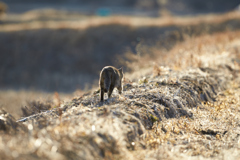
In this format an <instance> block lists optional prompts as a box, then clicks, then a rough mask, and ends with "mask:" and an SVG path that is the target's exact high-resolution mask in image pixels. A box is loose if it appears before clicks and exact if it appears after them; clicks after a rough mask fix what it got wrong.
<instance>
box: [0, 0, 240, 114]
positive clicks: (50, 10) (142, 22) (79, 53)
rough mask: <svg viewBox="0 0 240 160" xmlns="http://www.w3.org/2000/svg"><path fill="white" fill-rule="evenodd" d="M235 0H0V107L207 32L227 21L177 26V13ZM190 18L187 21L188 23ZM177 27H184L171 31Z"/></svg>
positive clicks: (76, 87)
mask: <svg viewBox="0 0 240 160" xmlns="http://www.w3.org/2000/svg"><path fill="white" fill-rule="evenodd" d="M239 3H240V2H239V0H228V1H225V0H114V1H112V0H88V1H86V0H41V1H37V0H21V1H19V0H3V1H0V107H1V106H2V107H5V108H9V109H10V108H14V107H18V108H20V107H21V106H24V105H27V103H23V101H26V100H27V99H36V98H39V97H45V98H46V97H49V95H52V93H54V92H60V93H62V95H63V96H66V94H72V93H76V92H77V91H79V92H81V91H84V90H85V91H86V90H88V89H91V88H92V87H96V86H97V84H98V77H99V72H100V70H101V69H102V68H103V67H104V66H106V65H114V66H116V67H121V66H123V68H124V70H125V71H129V72H130V71H131V70H132V69H133V68H131V67H130V66H131V65H130V64H131V62H133V61H136V60H137V58H136V57H134V55H137V56H138V57H139V56H144V55H146V54H147V55H149V57H154V56H156V54H154V51H153V50H154V49H155V50H161V51H162V52H161V54H164V51H166V50H169V49H171V48H172V47H173V46H174V44H176V43H177V42H178V41H182V40H184V35H186V34H187V35H191V36H192V35H199V34H202V32H204V31H206V30H204V28H208V29H207V31H208V32H214V31H221V30H225V29H226V28H227V27H228V29H229V24H228V23H226V24H224V22H223V27H222V28H221V27H216V26H215V27H214V25H210V27H209V25H204V24H203V25H202V26H195V27H194V28H196V30H197V31H196V32H195V30H192V29H191V28H190V29H189V27H183V24H182V22H183V21H182V20H181V19H180V20H179V19H177V17H179V16H183V17H194V16H199V15H203V14H204V15H207V14H209V15H211V14H223V13H225V12H230V11H234V10H238V8H239V6H238V5H239ZM189 21H191V22H194V21H195V19H194V18H192V19H191V18H190V20H189ZM184 22H185V21H184ZM191 22H187V23H186V26H188V24H189V26H191V25H190V24H191ZM178 23H179V25H178ZM231 24H234V25H231V26H230V29H231V30H234V29H238V28H239V25H236V24H238V23H236V22H235V21H234V23H231ZM211 27H212V28H211ZM201 28H203V29H201ZM209 28H210V29H209ZM176 31H177V32H179V33H184V34H179V35H175V33H176ZM153 48H154V49H153ZM159 54H160V53H159V52H158V56H159ZM159 63H160V64H163V65H164V62H159ZM16 97H17V98H16ZM13 101H14V102H16V103H14V104H13Z"/></svg>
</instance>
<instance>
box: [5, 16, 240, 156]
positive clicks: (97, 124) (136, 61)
mask: <svg viewBox="0 0 240 160" xmlns="http://www.w3.org/2000/svg"><path fill="white" fill-rule="evenodd" d="M230 14H232V13H230ZM235 15H236V16H237V14H236V13H235ZM225 16H226V15H224V16H223V19H224V17H225ZM210 17H211V16H210ZM225 18H226V19H225V20H226V21H228V20H229V19H231V20H232V17H230V18H229V17H227V16H226V17H225ZM235 18H237V17H235ZM199 19H200V21H199V22H201V17H200V18H199ZM214 19H216V24H214V25H212V24H210V25H206V26H208V27H209V28H211V27H212V28H211V29H210V31H209V32H207V33H209V34H210V35H209V34H204V33H206V31H204V33H201V34H200V33H199V32H198V31H199V30H200V29H198V28H197V29H196V27H192V28H194V29H192V30H191V27H190V29H189V30H187V31H184V30H181V31H182V32H183V33H182V32H180V31H178V32H174V33H172V34H170V35H173V36H168V38H169V39H165V41H167V42H171V45H172V46H171V47H169V48H168V47H165V48H161V47H159V46H158V45H153V46H150V47H148V46H147V45H144V44H143V45H139V46H138V47H139V48H138V49H136V50H137V55H134V54H132V53H128V54H126V57H127V58H128V61H127V62H124V63H125V65H126V66H127V67H129V68H131V70H132V72H131V73H126V74H125V80H124V82H125V83H124V93H123V94H122V95H121V96H119V95H118V94H117V93H116V92H114V93H113V97H112V98H111V99H109V100H108V101H105V102H103V103H101V102H99V92H98V91H95V92H88V93H86V94H82V95H81V96H77V97H75V98H73V99H72V100H70V101H67V102H61V97H60V98H59V96H58V95H57V94H56V95H55V98H52V101H51V102H52V103H55V104H53V105H51V109H50V110H47V111H45V109H46V108H50V107H49V106H48V104H47V103H44V102H41V103H35V102H31V103H29V104H30V105H29V107H30V108H29V107H28V108H26V109H25V111H26V112H28V113H27V114H32V115H30V116H29V117H23V118H22V119H20V120H18V121H17V120H16V119H15V118H14V117H12V116H11V115H10V114H8V113H7V112H5V111H4V110H1V112H0V135H1V137H0V159H16V158H18V159H97V158H98V159H186V158H187V159H205V158H211V159H239V158H240V151H239V149H240V144H239V143H240V139H239V138H240V137H239V135H240V128H239V126H240V124H239V122H240V121H239V120H240V110H239V104H240V102H239V96H240V90H239V88H240V86H239V82H240V79H239V77H238V74H239V69H240V68H239V62H240V57H239V55H240V39H239V37H240V32H239V31H237V30H234V29H229V30H230V31H226V28H225V27H223V28H224V29H222V28H221V26H222V25H223V23H222V22H223V21H221V22H220V18H219V19H218V18H216V17H214ZM212 20H213V19H212ZM147 21H148V20H146V22H147ZM152 22H153V21H152ZM152 22H151V23H152ZM233 22H234V23H229V24H230V28H231V27H234V25H235V24H238V23H237V22H236V23H235V21H233ZM131 23H133V22H131ZM149 23H150V22H149ZM171 23H172V22H171ZM188 23H190V21H189V22H188ZM218 23H220V24H218ZM151 25H153V24H151ZM213 26H214V27H215V29H216V30H217V31H218V33H215V32H216V31H214V27H213ZM217 26H220V27H217ZM223 26H224V25H223ZM135 27H136V26H135ZM158 27H160V26H158ZM191 31H192V32H193V33H192V35H191V36H189V35H190V34H186V33H191ZM195 32H196V33H195ZM195 35H200V36H198V37H195ZM178 36H180V38H179V39H181V40H179V39H177V41H176V40H173V41H170V39H171V38H172V39H176V37H178ZM182 36H183V37H184V38H181V37H182ZM165 38H166V37H165ZM159 41H160V42H163V40H159ZM148 51H151V55H152V56H149V55H147V54H146V52H148ZM141 52H142V53H143V54H142V55H141ZM54 101H55V102H54ZM35 106H38V108H37V110H35V109H34V108H33V109H32V108H31V107H35ZM38 112H41V113H38ZM27 114H26V115H27ZM16 121H17V122H16Z"/></svg>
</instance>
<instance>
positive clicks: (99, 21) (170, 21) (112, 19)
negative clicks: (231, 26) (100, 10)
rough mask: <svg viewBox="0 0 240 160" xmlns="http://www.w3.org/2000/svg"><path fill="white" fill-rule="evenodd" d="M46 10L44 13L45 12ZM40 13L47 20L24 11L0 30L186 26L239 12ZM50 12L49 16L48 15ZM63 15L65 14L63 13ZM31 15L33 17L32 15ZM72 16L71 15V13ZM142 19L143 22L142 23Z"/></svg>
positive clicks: (233, 16) (225, 18)
mask: <svg viewBox="0 0 240 160" xmlns="http://www.w3.org/2000/svg"><path fill="white" fill-rule="evenodd" d="M45 12H46V13H45ZM45 12H43V13H41V14H40V15H42V16H44V15H45V14H48V16H46V17H45V18H46V19H50V20H48V21H43V22H42V21H39V20H38V18H39V13H32V12H29V13H25V14H23V15H20V16H18V17H16V19H17V20H18V21H19V20H22V23H20V24H19V23H17V24H5V25H1V26H0V31H1V32H12V31H22V30H33V29H34V30H35V29H43V28H44V29H66V28H68V29H87V28H89V27H96V26H102V25H111V24H117V25H128V26H131V27H156V26H157V27H164V26H175V25H177V26H187V25H197V24H201V23H215V24H217V23H222V22H224V21H226V20H232V19H239V18H240V14H239V12H229V13H224V14H212V15H207V16H206V15H200V16H194V17H190V16H189V17H177V16H166V17H162V18H148V17H133V16H109V17H96V16H92V17H82V16H77V15H76V16H77V18H78V19H81V20H73V21H69V20H67V21H64V20H63V21H60V22H57V21H54V20H51V16H53V17H54V15H55V14H56V12H57V11H52V10H46V11H45ZM49 14H50V16H49ZM63 15H65V14H63ZM32 16H33V17H32ZM71 16H72V15H71ZM26 20H31V21H30V22H24V21H26ZM143 21H144V23H142V22H143Z"/></svg>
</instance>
